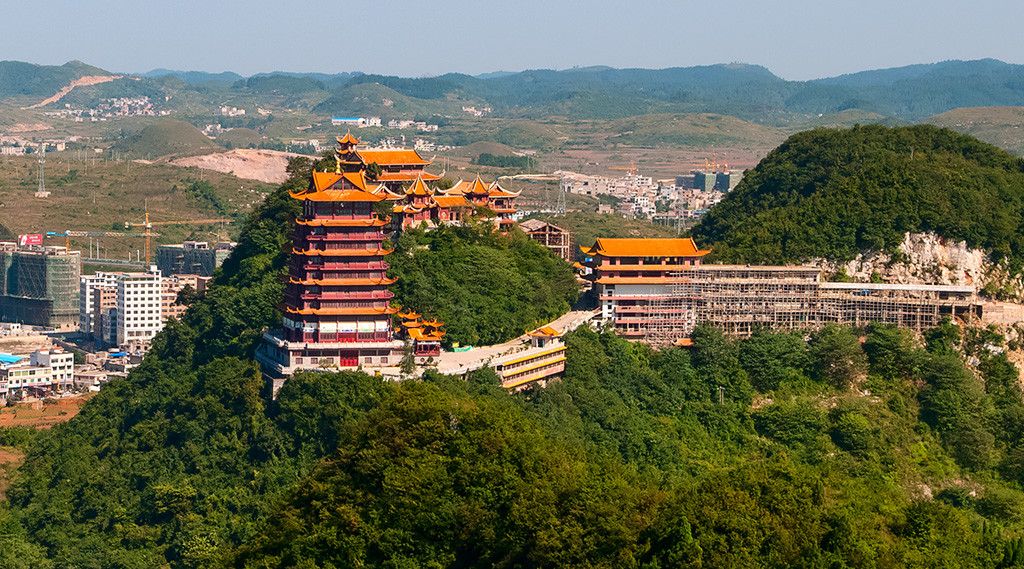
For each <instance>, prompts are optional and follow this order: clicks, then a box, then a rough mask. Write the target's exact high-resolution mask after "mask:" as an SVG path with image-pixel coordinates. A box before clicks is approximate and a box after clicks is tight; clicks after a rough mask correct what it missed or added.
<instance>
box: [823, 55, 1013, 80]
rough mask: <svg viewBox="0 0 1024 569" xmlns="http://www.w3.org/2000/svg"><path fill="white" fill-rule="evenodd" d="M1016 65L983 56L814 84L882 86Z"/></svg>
mask: <svg viewBox="0 0 1024 569" xmlns="http://www.w3.org/2000/svg"><path fill="white" fill-rule="evenodd" d="M1014 67H1018V66H1015V65H1011V64H1009V63H1003V62H1002V61H999V60H998V59H979V60H975V61H961V60H955V59H954V60H948V61H942V62H939V63H922V64H917V65H907V66H904V67H890V68H888V69H873V70H870V71H860V72H857V73H847V74H845V75H839V76H836V77H828V78H825V79H815V80H813V81H812V83H822V84H826V85H842V86H845V87H878V86H885V85H892V84H894V83H896V82H898V81H908V80H913V79H920V78H921V77H925V76H933V77H935V76H950V75H952V76H958V75H959V76H962V75H976V74H978V73H999V72H1005V71H1008V70H1012V69H1013V68H1014Z"/></svg>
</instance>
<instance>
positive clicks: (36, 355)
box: [0, 347, 75, 400]
mask: <svg viewBox="0 0 1024 569" xmlns="http://www.w3.org/2000/svg"><path fill="white" fill-rule="evenodd" d="M74 381H75V356H74V354H72V353H70V352H65V351H64V350H62V349H61V348H57V347H54V348H52V349H49V350H36V351H34V352H32V353H31V354H30V355H29V356H16V355H11V354H0V399H4V400H6V399H7V398H8V397H9V396H11V395H12V394H14V393H25V392H27V393H29V394H31V395H36V396H42V395H47V394H49V393H52V392H53V391H64V390H66V389H68V388H69V387H72V386H73V385H74Z"/></svg>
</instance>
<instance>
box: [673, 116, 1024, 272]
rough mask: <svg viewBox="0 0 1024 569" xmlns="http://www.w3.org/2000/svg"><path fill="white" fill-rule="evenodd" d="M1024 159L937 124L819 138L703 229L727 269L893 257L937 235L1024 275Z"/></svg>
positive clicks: (749, 177) (741, 192)
mask: <svg viewBox="0 0 1024 569" xmlns="http://www.w3.org/2000/svg"><path fill="white" fill-rule="evenodd" d="M1022 214H1024V160H1021V159H1020V158H1017V157H1015V156H1013V155H1011V154H1009V153H1007V152H1006V151H1004V150H1000V149H998V148H996V147H994V146H991V145H989V144H986V143H984V142H981V141H979V140H977V139H975V138H972V137H970V136H964V135H960V134H957V133H955V132H953V131H951V130H946V129H939V128H935V127H932V126H913V127H898V128H887V127H883V126H878V125H871V126H863V127H854V128H852V129H849V130H829V129H815V130H811V131H807V132H802V133H799V134H796V135H793V136H792V137H790V138H789V139H788V140H786V142H784V143H783V144H782V145H781V146H779V147H778V148H777V149H775V150H774V151H772V152H771V154H769V155H768V156H767V157H766V158H765V159H764V160H762V161H761V163H760V164H758V165H757V167H756V168H754V169H753V170H750V171H748V172H747V173H746V175H745V176H744V178H743V181H742V182H741V183H740V185H739V186H737V188H736V189H735V190H734V191H732V192H730V193H729V194H728V195H727V196H726V198H725V199H724V200H722V202H721V203H720V204H718V205H717V206H715V207H714V208H712V209H711V211H710V212H709V213H708V214H707V216H705V217H704V218H703V219H702V220H701V222H700V224H699V225H697V226H696V227H695V228H694V229H693V236H694V237H695V238H696V239H697V240H698V242H699V243H700V244H701V246H711V247H713V248H714V249H715V251H714V253H713V255H714V256H715V258H717V259H720V260H727V261H734V262H770V263H790V262H799V261H802V260H806V259H809V258H812V257H825V258H829V259H834V260H846V259H851V258H853V257H854V256H856V254H857V253H858V252H860V251H864V250H869V249H870V250H875V251H883V250H884V251H892V250H894V249H895V247H896V246H897V245H898V244H899V243H900V242H901V241H902V239H903V235H904V233H905V232H908V231H912V232H918V231H934V232H936V233H937V234H939V235H940V236H942V237H945V238H948V239H954V240H965V241H966V242H967V243H968V244H969V245H971V246H973V247H983V248H985V249H988V250H989V251H991V252H992V254H993V256H994V257H995V258H996V259H1001V258H1007V259H1009V260H1010V261H1012V263H1013V265H1014V266H1015V267H1017V268H1019V267H1021V266H1024V254H1022V252H1024V223H1022Z"/></svg>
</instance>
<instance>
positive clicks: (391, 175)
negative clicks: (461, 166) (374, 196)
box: [377, 171, 441, 182]
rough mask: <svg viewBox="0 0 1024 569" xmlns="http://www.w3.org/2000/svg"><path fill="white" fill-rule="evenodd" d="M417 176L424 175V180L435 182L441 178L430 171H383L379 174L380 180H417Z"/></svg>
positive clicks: (378, 178) (378, 179)
mask: <svg viewBox="0 0 1024 569" xmlns="http://www.w3.org/2000/svg"><path fill="white" fill-rule="evenodd" d="M417 176H422V177H423V179H424V180H426V181H428V182H433V181H435V180H440V179H441V176H439V175H437V174H431V173H430V172H421V171H417V172H381V174H380V176H377V181H379V182H408V181H410V180H415V179H416V177H417Z"/></svg>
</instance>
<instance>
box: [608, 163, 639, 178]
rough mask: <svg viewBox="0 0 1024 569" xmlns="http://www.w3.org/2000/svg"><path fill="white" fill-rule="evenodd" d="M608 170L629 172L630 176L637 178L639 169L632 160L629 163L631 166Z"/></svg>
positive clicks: (612, 167)
mask: <svg viewBox="0 0 1024 569" xmlns="http://www.w3.org/2000/svg"><path fill="white" fill-rule="evenodd" d="M608 169H609V170H629V174H630V175H631V176H634V177H635V176H636V171H637V170H638V168H637V167H636V164H634V163H633V161H632V160H630V161H629V166H609V167H608Z"/></svg>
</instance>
